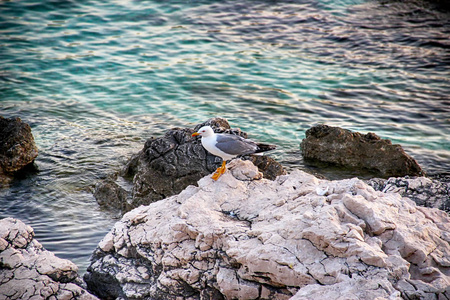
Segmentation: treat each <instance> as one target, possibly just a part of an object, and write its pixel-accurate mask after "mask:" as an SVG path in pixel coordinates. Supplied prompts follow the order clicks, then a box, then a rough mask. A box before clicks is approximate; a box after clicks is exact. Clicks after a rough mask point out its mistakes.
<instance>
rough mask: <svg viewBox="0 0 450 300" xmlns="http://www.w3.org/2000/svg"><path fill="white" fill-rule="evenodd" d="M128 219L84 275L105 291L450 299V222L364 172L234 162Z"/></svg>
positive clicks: (134, 295) (111, 294)
mask: <svg viewBox="0 0 450 300" xmlns="http://www.w3.org/2000/svg"><path fill="white" fill-rule="evenodd" d="M229 167H230V172H226V173H225V174H224V175H223V176H222V177H221V178H219V180H217V181H214V180H213V179H211V178H210V177H209V175H208V176H206V177H204V178H202V179H201V180H200V181H199V182H198V187H195V186H189V187H188V188H186V189H185V190H183V191H182V192H181V193H180V194H179V195H176V196H172V197H170V198H167V199H164V200H161V201H158V202H154V203H152V204H150V205H148V206H141V207H139V208H136V209H134V210H132V211H130V212H129V213H127V214H125V215H124V216H123V218H122V220H121V221H119V222H117V223H116V224H115V226H114V227H113V229H112V230H111V231H110V232H109V233H108V234H107V235H106V236H105V237H104V238H103V240H102V241H101V242H100V243H99V245H98V248H97V249H96V250H95V252H94V254H93V257H92V261H91V265H90V266H89V268H88V271H87V273H86V275H85V280H86V282H87V284H88V289H89V290H90V291H92V292H93V293H95V294H96V295H98V296H99V297H101V298H116V297H119V298H129V299H289V298H291V297H292V299H401V297H403V298H404V299H441V298H442V299H448V298H450V276H449V275H448V274H449V271H450V226H449V224H450V218H449V216H448V215H447V214H446V213H444V212H442V211H439V210H437V209H431V208H424V207H418V206H416V204H415V203H414V202H412V201H411V200H409V199H407V198H402V197H401V196H400V195H399V194H395V193H383V192H379V191H375V190H374V189H373V188H372V187H370V186H368V185H367V184H365V183H364V182H363V181H361V180H359V179H347V180H340V181H327V180H319V179H317V178H316V177H314V176H312V175H309V174H306V173H304V172H302V171H294V172H292V173H291V174H289V175H282V176H279V177H278V178H277V179H276V180H275V181H270V180H267V179H261V176H260V173H259V172H258V170H257V169H256V167H255V166H254V165H253V164H251V163H250V162H248V161H239V160H236V161H235V162H234V163H233V164H230V166H229Z"/></svg>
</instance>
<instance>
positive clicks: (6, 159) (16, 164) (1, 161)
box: [0, 116, 38, 186]
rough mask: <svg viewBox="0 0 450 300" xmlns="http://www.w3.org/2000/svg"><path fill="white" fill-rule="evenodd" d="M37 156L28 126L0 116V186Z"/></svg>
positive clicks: (20, 121)
mask: <svg viewBox="0 0 450 300" xmlns="http://www.w3.org/2000/svg"><path fill="white" fill-rule="evenodd" d="M37 155H38V149H37V147H36V144H35V143H34V138H33V135H32V134H31V128H30V125H28V124H26V123H24V122H22V120H21V119H20V118H11V119H6V118H3V117H1V116H0V186H2V185H3V184H7V183H8V182H10V181H11V180H12V178H13V176H14V173H15V172H17V171H19V170H21V169H23V168H24V167H25V166H27V165H29V164H30V163H32V162H33V161H34V159H35V158H36V157H37Z"/></svg>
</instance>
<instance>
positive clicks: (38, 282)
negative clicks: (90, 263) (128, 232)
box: [0, 218, 98, 300]
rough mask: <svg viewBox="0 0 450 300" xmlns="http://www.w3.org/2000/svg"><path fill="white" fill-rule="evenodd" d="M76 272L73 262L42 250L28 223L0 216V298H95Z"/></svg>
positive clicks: (22, 299) (76, 268)
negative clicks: (82, 284)
mask: <svg viewBox="0 0 450 300" xmlns="http://www.w3.org/2000/svg"><path fill="white" fill-rule="evenodd" d="M77 272H78V267H77V266H76V265H75V264H74V263H72V262H71V261H69V260H67V259H61V258H58V257H56V256H55V255H54V254H53V253H51V252H49V251H47V250H45V249H44V248H43V247H42V245H41V244H40V243H39V242H38V241H36V240H35V239H34V231H33V229H32V228H31V227H30V226H27V225H25V224H24V223H23V222H21V221H19V220H16V219H12V218H6V219H2V220H0V299H21V300H26V299H86V300H88V299H98V298H97V297H95V296H93V295H91V294H89V293H88V292H87V291H86V290H84V289H83V288H82V287H80V286H79V285H80V284H81V283H82V281H81V278H79V276H78V273H77ZM3 297H4V298H3Z"/></svg>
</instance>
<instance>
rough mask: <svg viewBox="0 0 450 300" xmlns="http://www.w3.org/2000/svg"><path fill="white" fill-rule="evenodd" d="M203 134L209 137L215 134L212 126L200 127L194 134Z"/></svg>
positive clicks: (202, 135)
mask: <svg viewBox="0 0 450 300" xmlns="http://www.w3.org/2000/svg"><path fill="white" fill-rule="evenodd" d="M197 135H199V136H201V137H208V136H212V135H214V130H213V129H212V128H211V126H203V127H202V128H200V129H199V130H198V131H197V132H194V133H193V134H192V136H197Z"/></svg>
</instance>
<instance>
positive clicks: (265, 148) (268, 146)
mask: <svg viewBox="0 0 450 300" xmlns="http://www.w3.org/2000/svg"><path fill="white" fill-rule="evenodd" d="M256 145H257V146H258V149H257V150H256V151H255V154H256V153H261V152H266V151H270V150H274V149H275V148H276V147H277V146H276V145H271V144H262V143H257V144H256Z"/></svg>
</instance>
